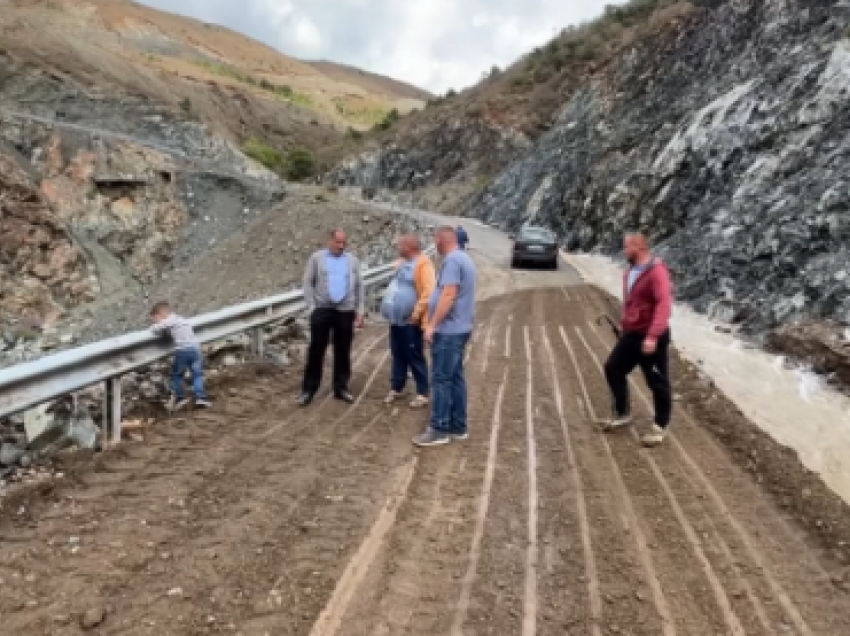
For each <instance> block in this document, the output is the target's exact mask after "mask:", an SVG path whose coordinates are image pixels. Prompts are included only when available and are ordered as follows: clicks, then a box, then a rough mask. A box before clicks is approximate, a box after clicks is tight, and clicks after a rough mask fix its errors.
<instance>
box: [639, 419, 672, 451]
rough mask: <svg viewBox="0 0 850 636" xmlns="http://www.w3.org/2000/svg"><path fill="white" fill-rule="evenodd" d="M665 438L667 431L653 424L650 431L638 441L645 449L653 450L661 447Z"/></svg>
mask: <svg viewBox="0 0 850 636" xmlns="http://www.w3.org/2000/svg"><path fill="white" fill-rule="evenodd" d="M665 437H667V430H666V429H663V428H661V427H660V426H658V424H653V425H652V431H650V432H649V433H647V434H646V435H644V436H643V437H641V438H640V441H641V443H642V444H643V445H644V446H646V447H647V448H654V447H656V446H661V444H662V443H664V438H665Z"/></svg>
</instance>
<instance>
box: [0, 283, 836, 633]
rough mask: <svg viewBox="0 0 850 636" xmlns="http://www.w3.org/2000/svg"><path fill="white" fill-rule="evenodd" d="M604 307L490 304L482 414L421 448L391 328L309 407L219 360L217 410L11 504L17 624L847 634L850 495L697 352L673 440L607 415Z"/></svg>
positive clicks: (542, 295) (5, 557) (11, 603)
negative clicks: (756, 415)
mask: <svg viewBox="0 0 850 636" xmlns="http://www.w3.org/2000/svg"><path fill="white" fill-rule="evenodd" d="M607 303H608V299H607V298H605V297H604V296H603V295H602V294H601V293H600V292H598V291H597V290H595V289H592V288H588V287H581V286H575V287H570V288H568V289H566V290H565V289H561V288H552V289H546V290H542V289H536V290H526V291H519V292H514V293H511V294H508V295H504V296H499V297H496V298H493V299H491V300H488V301H486V302H485V303H483V304H482V306H481V311H480V316H481V325H480V328H479V329H477V330H476V333H475V336H474V341H473V344H472V347H471V355H470V358H469V362H468V366H467V376H468V380H469V387H470V417H471V422H470V424H471V427H470V428H471V433H472V435H471V437H470V439H469V441H467V442H465V443H453V444H451V445H449V446H447V447H441V448H437V449H429V450H426V451H415V450H414V449H413V448H412V446H411V445H410V437H411V436H412V435H413V434H414V433H416V432H417V431H418V430H419V429H420V428H421V427H422V426H423V425H424V424H425V421H426V415H425V414H424V413H422V412H409V411H408V409H407V407H406V405H404V404H400V405H398V406H386V405H384V404H383V403H382V398H383V396H384V394H385V391H386V388H387V387H386V383H387V377H386V376H387V374H388V368H387V364H388V358H387V354H386V340H385V339H383V335H384V334H383V330H382V329H377V328H376V329H368V330H366V331H365V332H363V333H362V334H361V335H360V336H358V343H357V345H356V346H357V348H358V350H359V351H360V354H359V360H358V363H357V364H356V373H355V381H354V385H353V388H354V389H355V390H356V391H357V393H358V394H359V395H361V399H360V401H359V402H358V403H357V404H355V405H354V406H351V407H346V406H344V405H341V404H338V403H336V402H333V401H331V400H323V401H320V402H318V403H317V404H316V405H315V406H313V407H311V408H310V409H308V410H304V411H301V410H297V409H295V408H294V407H293V406H292V402H291V399H292V396H293V395H294V392H295V391H296V389H297V383H298V373H297V372H296V371H295V370H293V371H277V372H274V373H267V372H257V371H255V372H252V373H251V374H249V375H248V376H247V377H244V376H243V377H240V378H235V377H234V378H232V379H229V380H227V381H226V383H225V384H223V385H222V386H220V387H219V388H218V391H217V393H218V395H217V398H218V399H217V404H216V408H215V409H214V410H213V411H212V412H207V413H194V414H187V415H186V416H185V417H181V418H178V419H173V420H170V421H162V422H160V423H159V424H158V425H157V426H155V427H153V428H152V429H150V430H149V431H148V432H147V433H146V434H145V437H146V440H145V442H144V443H130V444H126V445H123V446H122V447H121V448H120V449H116V450H111V451H108V452H107V453H105V454H104V455H102V456H101V457H100V458H99V460H98V461H96V462H92V463H87V464H85V465H83V464H82V462H80V465H79V466H78V467H77V468H74V469H73V471H72V472H73V475H72V477H73V478H69V479H66V480H64V482H61V483H59V482H57V483H56V484H55V485H53V486H51V487H42V488H41V489H40V490H37V491H30V492H29V494H28V496H27V497H26V498H21V499H19V500H18V501H17V502H16V504H17V505H16V506H15V507H14V508H10V507H7V508H6V509H5V510H4V511H3V513H2V514H3V518H2V520H0V538H2V539H0V579H2V580H3V585H2V586H0V614H2V620H3V626H4V631H5V630H8V631H9V633H20V634H28V635H29V634H33V635H37V634H51V635H58V636H62V635H66V634H68V635H70V634H78V633H80V632H81V629H82V628H81V627H80V625H81V621H83V619H84V618H86V619H96V618H99V617H100V615H101V612H105V619H104V620H103V622H102V624H101V625H100V626H99V627H97V628H96V629H97V630H98V631H97V633H102V634H116V635H117V634H121V635H135V634H157V635H161V634H214V633H233V634H237V633H239V634H244V635H245V636H251V635H262V634H303V635H308V634H309V635H310V636H331V635H340V636H361V635H365V634H369V635H372V634H375V635H386V636H390V635H392V636H397V635H401V634H411V635H422V636H425V635H427V636H432V635H434V634H451V635H452V636H456V635H460V634H466V635H473V634H474V635H484V634H493V635H496V634H498V635H499V636H502V635H504V634H523V636H531V635H532V634H541V635H547V634H552V635H555V634H559V635H561V634H576V635H578V634H592V635H594V636H597V635H598V636H602V635H606V636H607V635H608V634H632V635H635V636H637V635H642V636H650V635H651V636H658V635H659V634H664V635H668V636H669V635H678V636H685V635H693V636H714V635H716V634H753V635H763V636H773V635H776V634H798V635H801V636H802V635H804V634H812V635H818V636H842V635H844V634H847V633H850V598H848V595H847V591H846V589H847V587H846V583H847V581H848V579H847V578H846V577H845V573H846V570H844V569H843V568H844V566H845V565H846V563H847V555H846V546H847V545H848V544H847V542H848V541H850V528H848V525H847V523H848V522H847V519H850V515H848V511H847V508H846V506H845V505H844V504H841V503H840V502H839V501H838V499H837V498H836V497H834V496H832V495H830V494H829V493H828V492H827V491H826V489H825V488H824V487H823V486H822V485H820V482H819V481H818V480H817V478H816V477H815V476H813V475H810V474H808V473H806V472H805V471H804V470H803V469H802V468H800V464H799V462H798V460H797V459H796V457H794V456H793V454H791V453H789V452H787V451H785V450H783V449H780V448H778V447H777V446H776V445H775V444H772V443H771V442H770V440H769V439H767V438H766V436H763V435H761V434H760V433H758V431H757V430H756V429H755V427H753V426H752V425H750V424H749V423H748V422H746V421H745V420H744V419H743V418H742V417H741V416H740V414H739V413H737V412H736V410H735V409H734V407H733V406H731V405H730V404H729V403H728V402H727V401H726V400H725V398H723V397H722V396H720V395H719V394H717V393H716V392H715V391H714V390H713V389H711V388H709V387H707V386H706V385H705V383H704V381H703V380H701V379H699V378H698V376H697V375H696V372H695V371H694V370H693V369H690V368H688V367H685V366H684V365H683V364H682V363H681V362H680V361H679V360H678V359H677V360H676V384H677V391H678V392H679V393H680V394H681V395H682V401H681V404H680V406H681V407H682V408H678V409H677V417H676V421H675V423H674V429H673V430H674V434H673V437H671V438H670V439H669V443H667V444H666V445H665V446H664V447H662V448H660V449H657V450H655V451H651V452H650V451H646V450H643V449H641V448H639V445H638V444H637V442H636V441H635V439H634V438H633V437H632V436H631V435H630V433H629V432H628V431H624V432H623V433H622V434H617V435H610V436H607V435H603V434H601V433H600V432H599V430H598V428H597V426H596V425H595V424H594V420H595V419H596V418H597V417H600V416H605V415H607V411H608V405H609V400H608V393H607V388H606V386H605V383H604V379H603V376H602V374H601V370H600V364H601V363H602V362H604V359H605V356H606V354H607V351H608V350H609V349H610V345H611V339H612V338H611V336H610V334H609V333H606V332H604V331H603V330H602V329H601V328H598V327H595V325H594V320H595V318H596V317H597V315H598V314H599V313H600V312H602V311H603V310H608V309H609V307H610V306H609V305H608V304H607ZM636 379H637V378H636ZM635 386H636V390H635V392H634V396H633V397H634V401H635V404H634V406H635V412H636V414H637V415H638V417H639V422H638V429H639V430H642V429H643V428H644V427H645V426H646V425H647V422H648V417H649V411H648V409H647V405H646V403H645V402H644V399H645V398H646V392H645V389H644V387H643V385H642V381H641V380H639V379H638V383H637V384H636V385H635ZM784 498H787V499H788V501H787V502H785V499H784ZM786 504H787V505H786ZM818 522H820V523H818ZM72 537H73V539H72ZM77 539H78V540H79V541H77ZM84 615H85V616H84ZM83 622H85V621H83ZM89 622H91V620H90V621H89Z"/></svg>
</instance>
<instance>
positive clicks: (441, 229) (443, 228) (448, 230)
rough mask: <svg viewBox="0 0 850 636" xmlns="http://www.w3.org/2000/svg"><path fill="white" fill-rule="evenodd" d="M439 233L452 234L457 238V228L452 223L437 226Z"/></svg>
mask: <svg viewBox="0 0 850 636" xmlns="http://www.w3.org/2000/svg"><path fill="white" fill-rule="evenodd" d="M437 234H451V235H452V236H453V237H455V238H457V230H455V229H454V228H453V227H452V226H451V225H441V226H440V227H438V228H437Z"/></svg>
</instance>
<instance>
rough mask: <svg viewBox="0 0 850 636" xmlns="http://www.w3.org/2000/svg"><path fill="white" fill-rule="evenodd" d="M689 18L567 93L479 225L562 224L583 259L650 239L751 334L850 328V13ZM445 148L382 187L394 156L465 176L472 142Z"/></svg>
mask: <svg viewBox="0 0 850 636" xmlns="http://www.w3.org/2000/svg"><path fill="white" fill-rule="evenodd" d="M680 4H681V5H682V6H681V7H670V8H669V9H668V10H667V12H665V13H664V14H663V16H661V17H663V18H664V20H663V21H658V26H657V28H656V29H655V31H654V32H652V33H651V34H649V35H645V37H642V38H638V39H636V40H634V41H633V42H631V43H629V44H627V45H626V46H624V47H623V48H621V50H620V51H619V52H618V53H617V54H616V55H614V56H613V57H612V58H610V59H608V60H606V61H605V62H604V63H601V64H599V65H598V68H596V69H595V72H594V73H593V74H592V75H591V76H589V77H588V78H587V79H586V81H584V82H583V83H582V84H581V85H580V86H578V87H577V88H576V89H575V90H572V91H571V92H570V93H569V94H568V95H566V96H565V97H564V98H563V106H562V108H561V109H560V111H559V112H558V114H557V116H556V118H555V120H554V122H553V123H552V125H551V127H550V130H549V131H548V132H546V133H545V134H543V136H542V137H540V138H539V139H537V140H535V142H534V144H533V146H532V147H531V148H529V149H527V150H524V151H521V153H520V154H519V155H517V156H515V157H514V158H513V161H512V163H511V165H509V166H508V167H507V169H505V170H504V171H501V172H500V173H499V174H498V176H495V178H492V179H491V178H490V175H487V174H484V173H480V177H481V178H482V180H483V181H484V182H485V183H487V186H486V187H485V188H484V189H483V192H481V193H480V194H479V195H478V196H477V197H476V198H475V199H474V201H472V202H471V204H469V205H468V206H466V213H467V214H469V215H471V216H475V217H479V218H481V219H484V220H487V221H490V222H494V223H496V224H498V225H501V226H503V227H505V228H510V229H515V228H516V227H517V226H519V225H520V224H522V223H525V222H535V223H543V224H546V225H549V226H551V227H552V228H553V229H555V230H557V231H558V233H559V235H560V236H561V237H562V239H563V243H564V244H565V246H567V247H568V248H569V249H573V250H599V251H603V252H606V253H612V252H614V251H618V250H619V244H620V241H621V237H622V234H623V232H625V231H628V230H643V231H646V232H648V233H649V234H650V235H651V236H652V238H653V239H654V240H655V241H657V242H658V243H660V251H661V253H662V254H663V255H664V256H665V257H666V258H667V260H668V261H669V263H670V265H671V267H672V269H673V271H674V274H675V277H676V282H677V290H678V296H679V298H680V299H681V300H684V301H689V302H691V303H693V304H694V305H695V307H696V308H698V309H702V310H706V309H708V307H709V306H710V305H711V304H712V303H714V302H716V301H718V300H724V301H730V302H732V303H734V304H735V305H736V306H738V307H739V308H741V312H740V313H741V314H742V315H746V316H747V321H746V327H747V328H749V329H752V330H758V331H762V330H764V329H765V328H768V327H771V326H773V325H776V324H779V323H784V322H788V321H792V320H795V319H799V318H805V317H809V318H822V317H827V318H836V319H840V320H842V321H845V322H846V321H850V251H848V249H850V185H848V183H847V179H846V175H847V169H846V167H845V164H846V162H847V159H848V155H850V70H848V69H850V39H848V37H850V33H848V26H847V25H848V23H850V5H848V4H847V3H846V2H836V1H834V0H815V1H810V0H807V1H805V2H804V1H803V0H734V1H728V2H711V3H704V2H698V3H697V2H695V3H693V4H692V5H688V3H680ZM687 7H689V8H687ZM686 8H687V10H685V9H686ZM674 9H675V10H674ZM458 108H461V106H458ZM450 139H451V144H450V145H449V146H448V147H445V146H441V145H439V144H435V143H434V141H433V137H429V136H423V137H421V138H420V139H419V140H418V141H412V142H409V143H408V144H407V145H402V146H401V147H402V148H406V151H402V150H394V151H393V152H392V153H388V152H385V153H384V154H383V155H382V157H381V158H379V159H377V160H376V159H372V160H371V165H373V166H378V167H379V168H380V170H378V173H379V174H378V175H377V176H373V177H371V178H372V181H373V182H374V183H376V184H377V185H381V186H386V187H396V184H395V182H394V181H393V179H392V178H390V177H391V176H392V175H394V174H395V173H397V172H398V169H397V167H398V166H402V167H405V166H404V165H403V164H401V163H400V162H399V161H396V160H394V159H393V157H395V156H416V157H423V156H424V157H433V159H432V160H430V161H427V162H425V165H424V166H422V167H419V166H417V170H420V171H421V170H422V169H423V168H424V169H426V170H429V171H431V172H432V173H433V174H453V172H452V171H453V170H454V166H455V165H457V164H466V165H470V164H471V162H472V160H471V159H469V158H468V157H467V158H464V156H465V155H467V154H468V153H470V145H469V144H464V143H463V141H462V140H463V139H464V136H463V134H460V135H455V136H454V137H450ZM485 143H486V140H485ZM515 152H516V150H515ZM455 153H459V154H460V156H459V157H458V156H456V154H455ZM479 154H480V152H479ZM361 165H362V163H361ZM366 173H367V171H363V170H361V171H360V174H366ZM455 173H456V172H455Z"/></svg>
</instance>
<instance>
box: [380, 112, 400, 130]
mask: <svg viewBox="0 0 850 636" xmlns="http://www.w3.org/2000/svg"><path fill="white" fill-rule="evenodd" d="M399 119H401V113H399V112H398V109H397V108H393V109H392V110H391V111H390V112H388V113H387V114H386V115H385V116H384V118H383V119H382V120H381V121H379V122H378V123H377V124H375V128H374V130H389V129H390V128H392V127H393V125H394V124H395V123H396V122H397V121H398V120H399Z"/></svg>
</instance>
